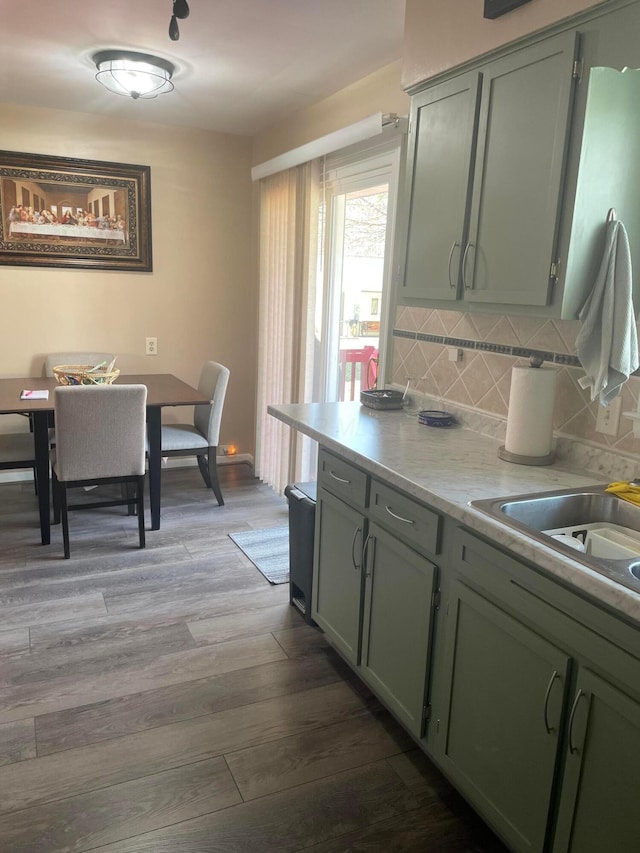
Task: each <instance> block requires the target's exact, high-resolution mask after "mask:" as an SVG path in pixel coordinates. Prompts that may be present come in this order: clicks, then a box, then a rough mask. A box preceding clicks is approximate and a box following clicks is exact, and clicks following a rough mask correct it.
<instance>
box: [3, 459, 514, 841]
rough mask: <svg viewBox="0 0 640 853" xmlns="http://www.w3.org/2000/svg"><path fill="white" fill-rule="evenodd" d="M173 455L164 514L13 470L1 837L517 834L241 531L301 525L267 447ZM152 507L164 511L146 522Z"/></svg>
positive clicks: (6, 505)
mask: <svg viewBox="0 0 640 853" xmlns="http://www.w3.org/2000/svg"><path fill="white" fill-rule="evenodd" d="M221 485H222V489H223V492H224V495H225V501H226V503H225V506H224V507H218V506H217V505H216V502H215V499H214V498H213V496H212V495H211V492H209V491H207V490H206V489H205V488H204V486H203V483H202V481H201V479H200V475H199V473H198V471H197V469H195V468H184V469H170V470H168V471H166V472H163V497H162V501H163V507H162V529H161V530H159V531H155V532H152V531H150V530H149V531H148V533H147V548H146V549H145V550H142V551H141V550H139V549H138V548H137V547H136V545H137V532H136V530H137V528H136V524H137V522H136V519H134V518H130V517H127V516H126V515H124V514H123V512H122V510H121V509H120V508H114V509H112V510H96V511H90V510H88V511H84V512H81V513H72V514H71V517H70V524H71V560H64V559H63V555H62V541H61V533H60V530H59V528H57V527H54V528H53V530H52V544H51V545H50V546H47V547H42V546H41V545H39V544H38V543H39V529H38V517H37V504H36V500H35V497H34V494H33V487H32V485H31V484H29V483H6V484H2V485H0V851H2V853H62V851H87V850H96V851H102V853H125V851H126V852H127V853H143V851H145V853H196V851H202V853H214V851H215V853H243V851H247V853H249V852H250V853H261V851H265V853H285V851H298V850H308V851H313V853H338V851H362V853H364V851H370V852H371V853H373V851H380V853H387V851H399V853H410V852H411V851H416V853H418V852H419V853H424V851H426V852H427V853H429V851H433V852H434V853H505V848H504V847H503V846H502V845H501V844H500V842H499V841H498V840H497V839H496V838H495V837H494V836H493V834H492V833H491V832H490V831H489V830H488V829H487V828H486V826H484V824H483V823H482V822H481V821H480V820H479V819H478V818H477V817H476V816H475V815H474V813H473V812H472V811H471V810H470V809H469V808H468V806H467V805H466V804H465V803H464V802H463V800H462V799H461V798H460V797H459V796H458V795H457V794H456V793H455V792H454V791H453V789H452V788H451V787H450V785H449V784H448V783H447V781H446V780H445V779H444V778H443V777H442V775H441V774H440V773H439V772H438V770H437V769H436V768H435V767H434V766H433V765H432V764H431V763H430V762H429V761H428V760H427V759H426V757H425V756H424V755H423V753H422V752H421V751H420V750H418V749H416V748H415V746H414V744H413V742H412V741H411V739H410V738H409V736H408V735H407V734H406V733H405V732H404V731H403V730H402V728H401V727H400V726H398V725H397V724H396V722H395V721H394V720H393V718H392V717H391V716H390V715H389V714H388V713H387V712H386V711H385V710H384V708H383V707H382V706H381V705H380V704H379V703H378V702H377V700H376V699H375V698H374V697H373V696H372V695H371V694H370V692H369V691H368V690H367V689H366V687H364V685H363V684H362V683H361V682H360V681H359V680H358V679H357V678H355V676H354V675H353V673H352V672H351V670H350V669H349V668H348V667H347V666H346V665H345V664H344V662H343V661H342V660H341V659H340V658H339V657H338V656H337V655H336V654H335V652H334V651H333V650H332V649H331V648H330V647H329V645H328V644H327V642H326V641H325V639H324V637H323V635H322V634H321V633H320V632H319V631H318V630H316V629H314V628H311V627H309V626H308V625H306V624H305V623H304V621H303V620H302V618H301V617H300V615H299V614H298V613H297V611H296V610H294V609H293V608H292V607H290V606H289V600H288V587H287V586H286V585H280V586H271V585H270V584H269V583H267V581H266V580H265V579H264V578H263V577H262V575H261V574H260V573H259V572H258V571H257V570H256V569H255V567H254V566H253V565H252V564H251V563H250V562H249V560H247V558H246V557H244V555H243V554H242V552H241V551H240V550H239V549H238V548H237V547H236V546H235V545H234V544H233V542H232V541H231V540H230V539H229V537H228V535H227V534H228V533H230V532H233V531H240V530H247V529H250V528H261V527H269V526H274V527H276V526H282V525H284V524H286V523H287V521H288V515H287V504H286V501H285V500H284V498H281V497H279V496H278V495H276V494H275V493H274V492H273V491H272V490H271V489H269V488H267V487H266V486H264V485H263V484H261V483H260V482H259V481H258V480H256V479H255V478H254V477H253V476H252V474H251V470H250V468H249V467H248V466H246V465H243V464H239V465H230V466H226V467H223V468H222V470H221ZM147 521H148V520H147Z"/></svg>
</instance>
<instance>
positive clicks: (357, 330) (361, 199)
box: [316, 144, 400, 401]
mask: <svg viewBox="0 0 640 853" xmlns="http://www.w3.org/2000/svg"><path fill="white" fill-rule="evenodd" d="M399 159H400V150H399V144H396V145H395V146H393V147H392V149H391V150H389V151H387V152H385V153H383V154H377V155H376V156H375V157H368V158H366V157H365V158H363V159H360V160H357V161H355V162H347V163H340V162H337V163H332V162H331V160H328V161H327V163H326V165H325V170H324V177H325V182H324V193H323V199H324V204H323V211H322V213H323V214H324V213H326V218H325V217H323V218H325V222H324V223H323V224H324V267H323V268H321V269H320V270H319V275H318V281H319V282H320V281H321V282H322V284H323V286H322V287H319V288H318V294H317V295H318V300H317V305H316V325H317V329H318V331H317V335H318V340H319V344H320V346H319V353H318V355H319V358H318V364H317V366H316V367H317V372H318V386H319V392H320V393H319V398H320V399H322V400H325V401H335V400H358V399H359V396H360V391H361V390H365V389H367V388H371V387H374V386H375V385H376V383H377V382H378V381H380V383H382V381H383V376H384V360H385V343H386V333H387V319H388V313H389V294H390V289H391V286H390V283H391V254H392V242H393V241H392V234H393V227H394V218H395V216H394V214H395V205H396V188H397V182H398V168H399ZM378 377H379V380H378Z"/></svg>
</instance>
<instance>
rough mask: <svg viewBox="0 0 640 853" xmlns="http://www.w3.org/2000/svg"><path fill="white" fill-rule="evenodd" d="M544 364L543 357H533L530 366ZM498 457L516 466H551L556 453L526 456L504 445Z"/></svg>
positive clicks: (530, 359)
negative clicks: (513, 451)
mask: <svg viewBox="0 0 640 853" xmlns="http://www.w3.org/2000/svg"><path fill="white" fill-rule="evenodd" d="M543 362H544V357H543V356H541V355H531V356H530V357H529V365H530V367H532V368H538V367H542V364H543ZM498 457H499V458H500V459H504V461H505V462H514V463H515V464H516V465H551V463H552V462H553V460H554V459H555V453H554V452H553V450H552V451H551V453H547V454H546V456H525V455H524V454H522V453H512V452H511V451H510V450H507V449H506V447H505V446H504V444H502V445H500V447H499V448H498Z"/></svg>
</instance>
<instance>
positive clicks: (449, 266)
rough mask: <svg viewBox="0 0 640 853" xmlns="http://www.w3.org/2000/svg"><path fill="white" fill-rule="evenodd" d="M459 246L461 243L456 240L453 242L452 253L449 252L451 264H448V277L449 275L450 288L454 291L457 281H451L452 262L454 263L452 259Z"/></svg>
mask: <svg viewBox="0 0 640 853" xmlns="http://www.w3.org/2000/svg"><path fill="white" fill-rule="evenodd" d="M459 245H460V243H458V242H457V240H454V242H453V243H452V245H451V251H450V252H449V264H448V267H447V273H448V275H449V287H450V288H451V289H452V290H455V287H456V283H455V281H451V261H452V259H453V253H454V252H455V250H456V246H459Z"/></svg>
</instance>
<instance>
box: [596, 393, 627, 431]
mask: <svg viewBox="0 0 640 853" xmlns="http://www.w3.org/2000/svg"><path fill="white" fill-rule="evenodd" d="M621 409H622V397H620V396H618V397H614V399H613V400H612V401H611V402H610V403H609V405H608V406H598V415H597V417H596V432H601V433H603V434H604V435H617V434H618V427H619V426H620V410H621Z"/></svg>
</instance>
